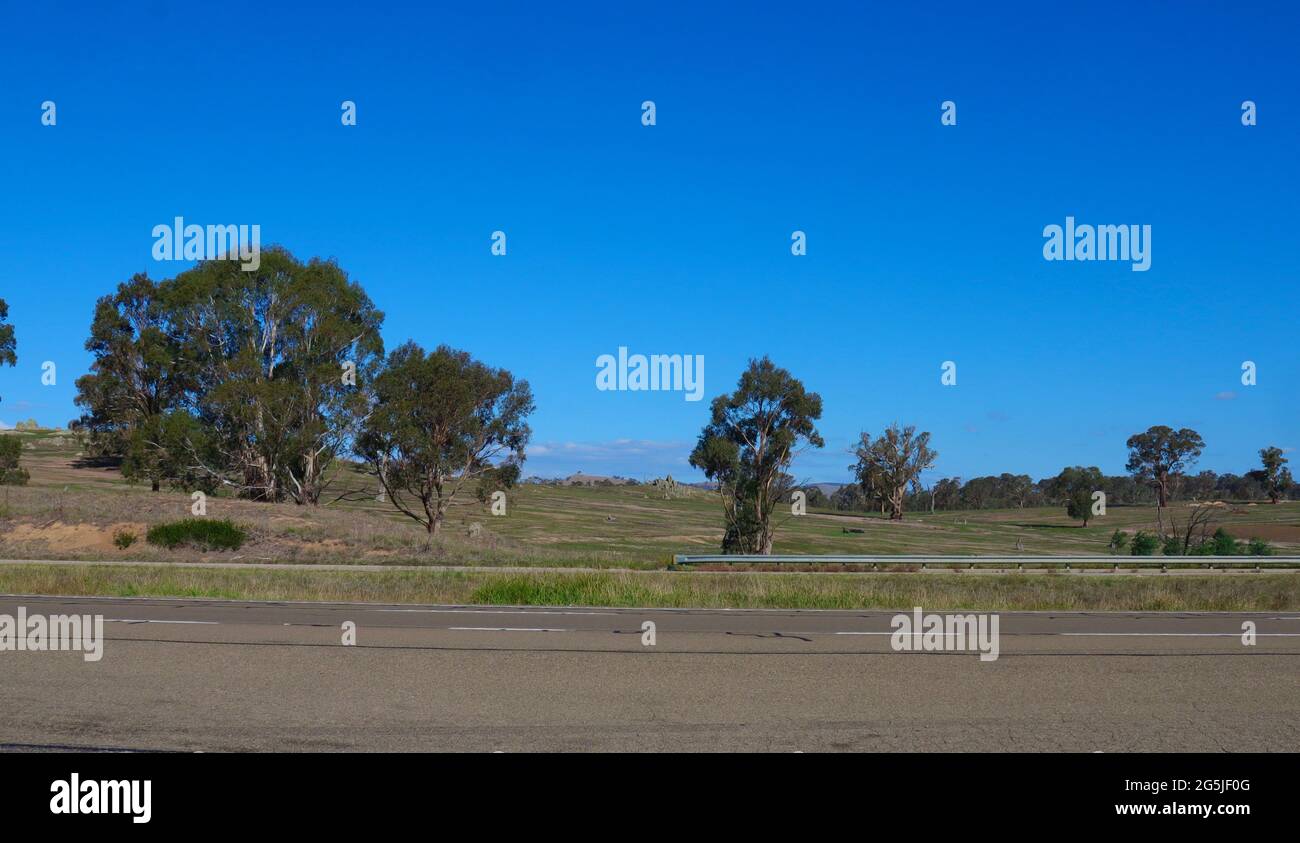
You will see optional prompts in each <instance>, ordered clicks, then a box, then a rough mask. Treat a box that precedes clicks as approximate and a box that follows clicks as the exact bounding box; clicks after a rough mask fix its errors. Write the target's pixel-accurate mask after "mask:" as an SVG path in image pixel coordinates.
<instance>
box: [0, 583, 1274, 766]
mask: <svg viewBox="0 0 1300 843" xmlns="http://www.w3.org/2000/svg"><path fill="white" fill-rule="evenodd" d="M20 606H22V607H25V609H26V612H27V614H28V615H29V616H30V615H33V614H44V615H52V614H91V615H96V614H97V615H103V617H104V619H105V624H104V636H105V639H106V640H105V642H104V649H103V658H102V659H101V660H100V661H98V662H87V661H86V660H85V659H84V658H83V657H82V655H81V654H80V653H77V652H12V651H10V652H0V712H3V714H2V715H0V749H8V750H14V751H24V750H42V749H60V748H73V749H78V748H79V749H132V750H181V751H207V752H211V751H223V750H289V751H293V750H370V751H377V750H452V751H473V752H492V751H504V752H519V751H530V750H544V751H551V750H558V751H779V752H793V751H805V752H812V751H826V750H851V751H900V750H902V751H906V750H922V751H934V750H978V751H988V750H1010V751H1021V750H1030V751H1040V750H1043V751H1054V750H1067V751H1085V752H1091V751H1106V752H1117V751H1145V750H1153V751H1154V750H1166V751H1202V750H1206V751H1216V750H1223V751H1246V750H1254V751H1274V750H1283V751H1292V752H1294V751H1297V750H1300V613H1297V612H1281V611H1279V612H1261V613H1244V614H1227V613H1068V612H1041V613H1034V612H1027V613H1026V612H1022V613H1011V612H1006V613H1001V614H1000V627H999V629H1000V633H1001V635H1000V655H999V658H998V659H997V660H996V661H981V660H980V659H979V658H978V656H977V654H975V653H973V652H963V653H952V652H911V653H907V652H894V651H893V650H892V649H891V647H890V633H891V631H892V630H891V626H890V619H891V618H892V617H893V616H894V615H895V614H896V613H895V612H880V611H817V610H808V611H797V610H789V611H787V610H779V611H778V610H771V611H753V610H730V611H728V610H664V609H645V610H640V609H588V608H571V609H565V608H556V609H545V608H529V607H450V606H385V605H377V604H320V603H245V602H222V601H209V600H171V599H121V598H73V597H6V596H0V615H4V614H8V615H11V616H16V615H17V611H18V607H20ZM645 621H652V622H653V623H654V624H655V627H656V641H655V644H654V645H653V646H647V645H645V644H643V632H642V624H643V623H644V622H645ZM1246 621H1251V622H1253V623H1254V624H1255V626H1256V631H1257V634H1258V638H1257V642H1256V643H1255V644H1254V645H1249V646H1248V645H1245V644H1243V642H1242V638H1241V636H1242V626H1243V623H1244V622H1246ZM345 622H351V623H353V624H355V625H356V636H357V638H356V645H355V646H344V645H343V643H342V639H343V625H344V623H345Z"/></svg>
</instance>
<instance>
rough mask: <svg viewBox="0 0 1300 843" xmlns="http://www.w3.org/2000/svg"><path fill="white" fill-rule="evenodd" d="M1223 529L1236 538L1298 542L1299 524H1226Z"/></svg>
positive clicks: (1299, 542) (1299, 538)
mask: <svg viewBox="0 0 1300 843" xmlns="http://www.w3.org/2000/svg"><path fill="white" fill-rule="evenodd" d="M1224 529H1226V530H1227V531H1228V532H1229V533H1231V534H1232V536H1233V538H1238V539H1243V538H1244V539H1265V540H1266V541H1274V542H1285V543H1287V544H1300V525H1297V524H1228V525H1227V526H1226V527H1225V528H1224Z"/></svg>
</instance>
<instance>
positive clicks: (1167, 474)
mask: <svg viewBox="0 0 1300 843" xmlns="http://www.w3.org/2000/svg"><path fill="white" fill-rule="evenodd" d="M1127 444H1128V449H1129V456H1128V465H1127V466H1126V467H1127V469H1128V471H1129V472H1131V473H1132V474H1133V475H1134V476H1135V477H1136V478H1137V479H1138V480H1139V481H1140V482H1143V483H1147V484H1149V485H1150V486H1152V487H1153V488H1154V489H1155V490H1156V498H1157V500H1158V502H1159V504H1160V506H1162V507H1163V506H1166V505H1167V504H1168V502H1169V491H1170V482H1171V478H1173V477H1175V476H1177V475H1179V474H1182V473H1183V470H1184V469H1185V468H1186V467H1188V466H1190V465H1192V464H1193V463H1195V462H1196V458H1197V457H1199V456H1200V455H1201V450H1202V449H1203V448H1204V447H1205V442H1204V440H1202V439H1201V435H1200V434H1199V433H1197V432H1196V431H1195V430H1192V429H1191V428H1187V427H1184V428H1182V429H1181V430H1174V429H1173V428H1171V427H1166V426H1165V425H1155V426H1154V427H1150V428H1148V429H1147V431H1146V432H1145V433H1136V434H1134V435H1132V436H1130V437H1129V438H1128V443H1127Z"/></svg>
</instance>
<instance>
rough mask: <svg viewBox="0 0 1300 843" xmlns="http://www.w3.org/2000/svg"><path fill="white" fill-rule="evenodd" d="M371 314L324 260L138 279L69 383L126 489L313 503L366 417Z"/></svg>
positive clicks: (228, 264)
mask: <svg viewBox="0 0 1300 843" xmlns="http://www.w3.org/2000/svg"><path fill="white" fill-rule="evenodd" d="M382 322H383V314H382V313H380V312H379V311H378V310H376V309H375V307H374V305H373V304H372V303H371V302H370V300H369V298H368V297H367V296H366V294H365V292H364V291H363V290H362V289H361V287H360V286H359V285H358V284H356V283H354V282H351V281H349V279H348V277H347V274H346V273H345V272H343V270H342V269H340V268H339V267H338V265H337V264H335V263H333V262H332V261H321V260H318V259H313V260H311V261H309V262H307V263H303V262H301V261H299V260H297V259H295V258H294V257H293V256H292V255H291V254H289V253H288V252H287V251H285V250H284V249H281V248H271V249H267V250H264V251H263V252H262V256H261V265H260V266H259V268H258V269H257V270H254V271H247V272H246V271H244V270H242V269H241V268H240V265H239V263H238V262H237V261H233V260H211V261H203V262H201V263H199V264H198V265H197V266H195V267H194V268H193V269H191V270H189V271H187V272H184V273H181V274H180V275H178V276H177V277H176V278H174V279H170V280H166V281H161V282H154V281H152V280H150V279H149V278H148V276H146V275H143V274H139V275H136V276H134V277H132V278H131V280H130V281H127V282H125V283H123V284H121V285H119V287H118V288H117V291H116V292H115V293H114V294H113V295H111V296H106V297H104V298H102V299H100V300H99V302H98V303H97V305H96V308H95V317H94V320H93V322H92V324H91V335H90V339H89V340H87V342H86V349H87V350H88V351H90V352H91V353H92V354H93V355H94V362H93V363H92V366H91V372H90V374H87V375H85V376H84V377H82V378H79V379H78V381H77V389H78V395H77V403H78V405H79V406H81V407H83V408H84V410H85V413H84V415H83V416H82V418H81V419H80V420H79V421H78V423H77V426H78V429H79V430H85V431H88V432H89V433H90V434H91V437H92V441H93V443H94V450H95V451H96V452H98V453H104V454H113V455H116V456H121V457H122V458H123V463H122V466H123V471H124V473H125V474H126V476H127V477H128V479H130V480H132V481H147V482H149V483H150V484H151V485H152V486H153V488H154V489H158V488H159V487H160V486H161V485H162V484H163V483H168V484H169V485H172V486H177V487H184V488H188V489H194V488H201V489H202V488H209V489H210V488H214V487H216V486H217V485H221V486H225V487H228V488H232V489H234V490H235V491H236V492H237V493H238V494H241V495H243V496H245V497H249V498H254V499H258V500H270V501H278V500H283V499H285V498H291V499H292V500H294V501H295V502H297V503H319V501H320V498H321V495H322V493H323V492H324V489H325V485H326V480H325V477H326V472H327V469H328V468H329V466H330V465H331V464H332V463H333V462H334V460H335V459H336V458H337V457H338V456H339V454H341V453H344V452H346V451H347V450H348V449H349V447H350V444H351V441H352V439H353V438H354V436H355V434H356V430H357V427H358V426H359V424H360V421H361V419H363V418H364V417H365V414H366V412H367V411H368V408H369V403H370V393H369V390H368V386H369V384H370V383H371V381H372V379H373V376H374V374H375V372H376V370H377V369H378V367H379V364H380V362H381V360H382V356H383V343H382V340H381V339H380V336H379V328H380V326H381V325H382Z"/></svg>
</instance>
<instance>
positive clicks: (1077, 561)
mask: <svg viewBox="0 0 1300 843" xmlns="http://www.w3.org/2000/svg"><path fill="white" fill-rule="evenodd" d="M673 564H674V566H676V565H682V566H688V565H701V564H712V565H785V564H789V565H792V566H794V565H839V564H844V565H862V566H867V565H869V566H871V568H872V569H873V570H878V569H879V568H882V567H895V566H900V565H915V566H919V567H921V568H922V569H925V568H929V567H935V568H968V569H969V568H997V569H1008V568H1015V569H1016V570H1021V569H1023V568H1026V567H1028V568H1064V569H1065V570H1067V571H1068V570H1070V569H1071V567H1078V568H1084V567H1088V568H1160V569H1161V570H1166V569H1168V568H1169V567H1170V566H1176V567H1180V568H1184V567H1190V568H1202V567H1204V568H1211V569H1212V568H1253V569H1255V570H1257V571H1258V570H1262V569H1264V568H1269V569H1286V568H1300V556H917V555H912V556H846V555H834V554H830V555H824V556H823V555H814V554H806V555H799V554H772V555H769V556H764V555H761V554H724V553H718V554H706V555H690V554H683V553H678V554H675V555H674V556H673Z"/></svg>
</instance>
